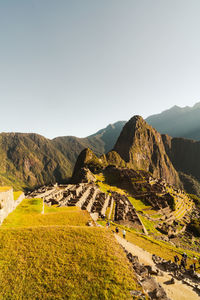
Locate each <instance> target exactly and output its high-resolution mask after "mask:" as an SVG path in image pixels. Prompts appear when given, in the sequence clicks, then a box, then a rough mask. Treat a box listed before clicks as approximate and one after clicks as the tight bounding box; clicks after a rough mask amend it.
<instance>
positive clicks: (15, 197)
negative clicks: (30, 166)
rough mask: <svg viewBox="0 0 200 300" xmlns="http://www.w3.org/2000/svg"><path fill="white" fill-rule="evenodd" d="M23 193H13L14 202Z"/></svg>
mask: <svg viewBox="0 0 200 300" xmlns="http://www.w3.org/2000/svg"><path fill="white" fill-rule="evenodd" d="M22 193H23V192H22V191H17V192H13V196H14V200H15V201H16V200H17V199H18V198H19V197H20V196H21V194H22Z"/></svg>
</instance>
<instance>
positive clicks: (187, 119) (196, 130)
mask: <svg viewBox="0 0 200 300" xmlns="http://www.w3.org/2000/svg"><path fill="white" fill-rule="evenodd" d="M199 120H200V102H199V103H196V104H195V105H194V106H193V107H189V106H186V107H183V108H181V107H179V106H176V105H175V106H173V107H172V108H170V109H168V110H165V111H163V112H162V113H160V114H156V115H152V116H150V117H148V118H147V119H146V121H147V123H148V124H149V125H151V126H153V127H154V128H155V129H156V130H158V131H159V132H160V133H162V134H168V135H170V136H172V137H184V138H187V139H194V140H200V122H199Z"/></svg>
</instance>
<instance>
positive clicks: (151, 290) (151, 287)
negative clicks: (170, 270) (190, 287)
mask: <svg viewBox="0 0 200 300" xmlns="http://www.w3.org/2000/svg"><path fill="white" fill-rule="evenodd" d="M124 251H125V253H126V256H127V258H128V260H129V262H130V263H131V265H132V268H133V270H134V271H135V273H136V276H137V279H138V281H139V283H140V285H141V286H142V288H143V290H144V292H145V293H146V294H148V298H149V299H159V300H161V299H162V300H170V299H169V298H168V297H167V294H166V292H165V290H164V289H163V287H162V286H161V285H160V284H159V283H158V282H157V281H156V279H155V277H153V276H152V275H155V276H156V275H159V276H161V275H162V272H161V271H160V270H159V269H158V268H154V267H152V266H150V265H143V264H141V263H140V262H139V259H138V256H134V255H132V253H130V252H128V251H127V250H126V249H125V248H124ZM135 296H139V297H140V298H139V299H146V297H145V295H144V293H143V292H139V293H137V294H135Z"/></svg>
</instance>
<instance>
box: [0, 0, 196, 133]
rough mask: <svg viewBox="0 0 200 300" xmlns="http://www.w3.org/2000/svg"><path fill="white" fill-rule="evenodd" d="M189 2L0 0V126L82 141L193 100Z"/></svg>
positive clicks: (193, 24) (192, 11) (192, 10)
mask: <svg viewBox="0 0 200 300" xmlns="http://www.w3.org/2000/svg"><path fill="white" fill-rule="evenodd" d="M199 15H200V1H199V0H28V1H27V0H17V1H16V0H0V104H1V118H0V132H10V131H12V132H13V131H14V132H36V133H39V134H42V135H44V136H45V137H47V138H53V137H56V136H65V135H74V136H78V137H85V136H88V135H90V134H93V133H95V132H96V131H98V130H99V129H101V128H104V127H106V126H107V125H108V124H110V123H114V122H116V121H119V120H128V119H130V118H131V117H132V116H134V115H136V114H139V115H141V116H142V117H144V118H146V117H148V116H149V115H152V114H156V113H160V112H161V111H163V110H166V109H169V108H170V107H172V106H174V105H178V106H181V107H184V106H193V105H194V104H195V103H196V102H199V101H200V18H199Z"/></svg>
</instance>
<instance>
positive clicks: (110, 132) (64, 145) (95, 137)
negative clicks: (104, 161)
mask: <svg viewBox="0 0 200 300" xmlns="http://www.w3.org/2000/svg"><path fill="white" fill-rule="evenodd" d="M125 123H126V122H125V121H119V122H116V123H114V124H109V125H108V126H107V127H105V128H103V129H101V130H99V131H98V132H96V133H94V134H92V135H90V136H88V137H86V138H77V137H74V136H63V137H57V138H55V139H53V140H52V142H53V144H54V145H55V147H56V148H57V149H59V150H60V151H61V152H62V154H63V155H64V156H65V157H67V159H68V160H69V161H70V162H71V164H72V166H73V167H74V164H75V162H76V159H77V157H78V155H79V154H80V152H81V151H82V150H83V149H84V148H90V149H91V150H92V151H94V153H95V154H97V155H101V154H103V153H107V152H108V151H110V150H111V149H112V148H113V146H114V145H115V143H116V140H117V139H118V137H119V135H120V132H121V130H122V128H123V126H124V124H125Z"/></svg>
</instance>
